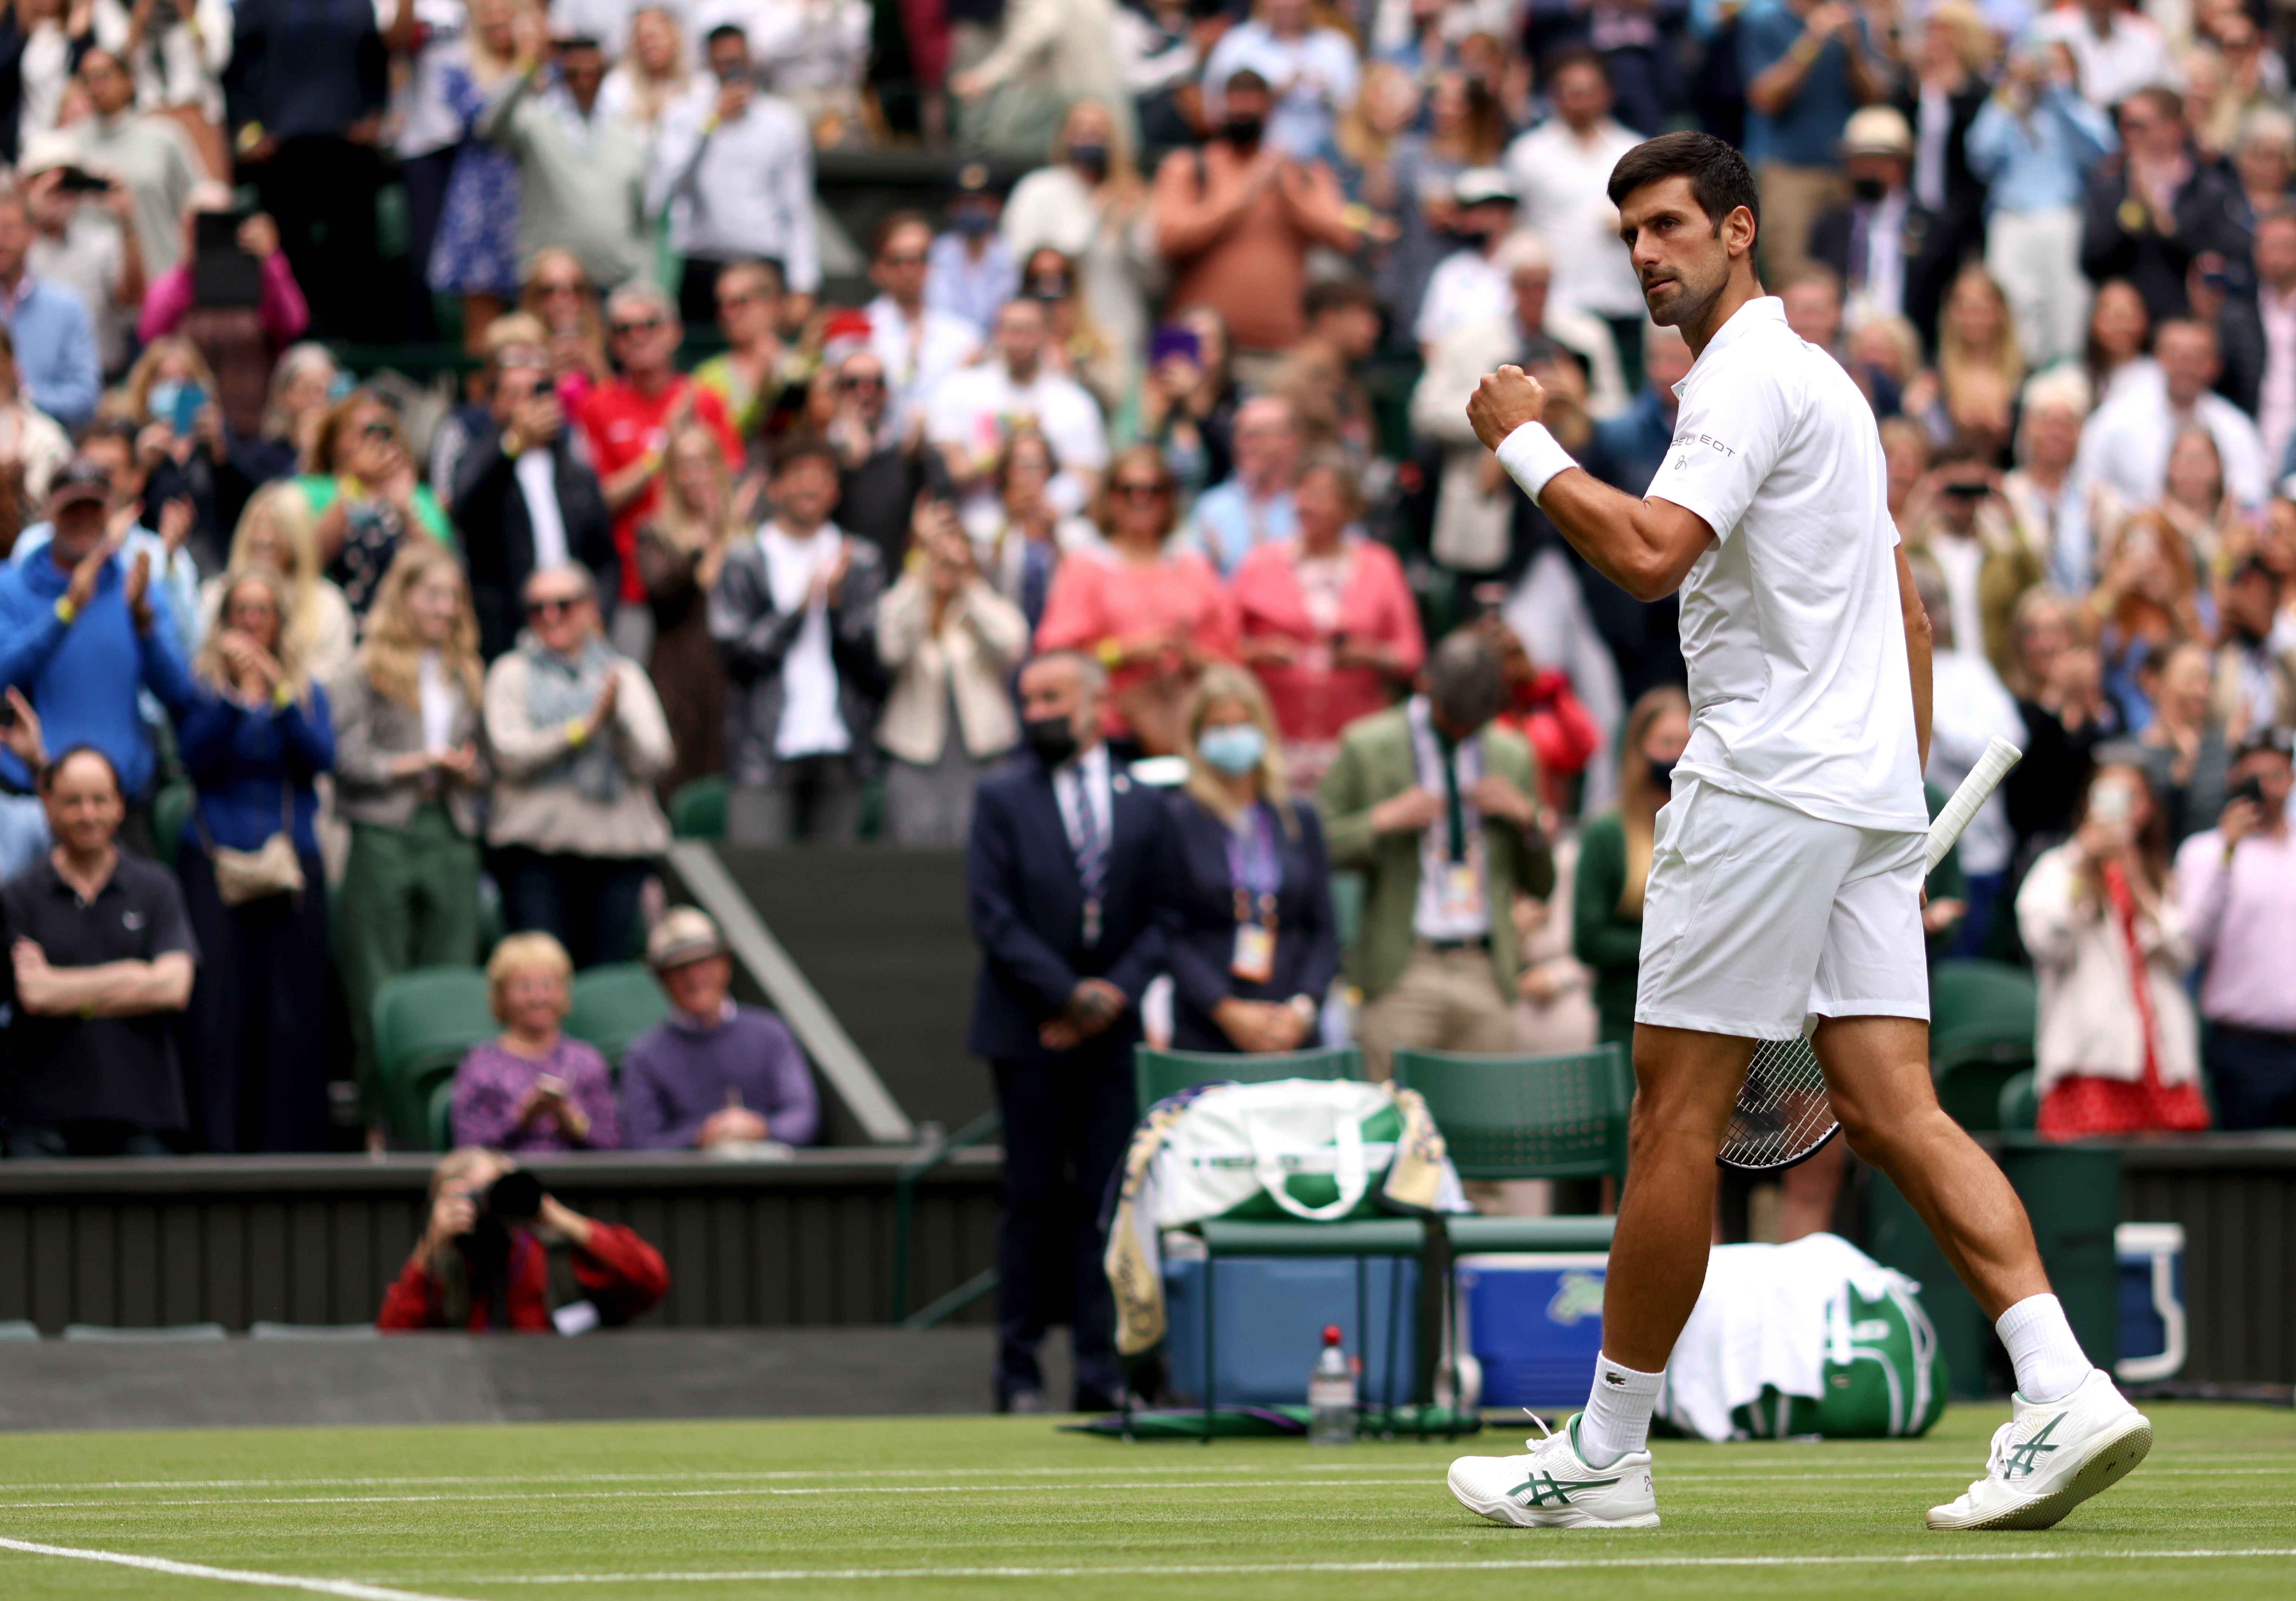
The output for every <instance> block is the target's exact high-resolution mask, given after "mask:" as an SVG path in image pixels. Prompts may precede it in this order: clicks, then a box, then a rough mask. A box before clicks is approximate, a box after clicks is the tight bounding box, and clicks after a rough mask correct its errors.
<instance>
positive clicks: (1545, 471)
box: [1498, 422, 1579, 505]
mask: <svg viewBox="0 0 2296 1601" xmlns="http://www.w3.org/2000/svg"><path fill="white" fill-rule="evenodd" d="M1498 458H1499V465H1500V466H1502V467H1504V468H1505V469H1506V470H1507V477H1509V478H1513V480H1514V481H1515V482H1516V483H1518V484H1520V485H1521V486H1522V492H1523V493H1524V494H1527V495H1529V496H1530V499H1531V503H1532V504H1534V505H1536V504H1537V503H1538V497H1539V495H1540V494H1541V493H1543V492H1544V491H1545V490H1546V486H1547V482H1548V480H1549V479H1551V478H1554V475H1555V474H1556V473H1558V472H1562V471H1565V470H1568V469H1570V468H1573V467H1576V466H1578V465H1579V463H1578V462H1574V461H1572V460H1571V459H1570V452H1569V451H1567V450H1565V449H1563V448H1562V445H1558V444H1556V443H1555V439H1554V435H1553V434H1550V433H1548V432H1547V431H1546V424H1545V423H1543V422H1526V423H1524V424H1523V425H1522V426H1521V428H1519V429H1515V430H1514V432H1513V433H1511V434H1509V435H1508V436H1507V437H1505V438H1504V439H1502V440H1500V441H1499V448H1498Z"/></svg>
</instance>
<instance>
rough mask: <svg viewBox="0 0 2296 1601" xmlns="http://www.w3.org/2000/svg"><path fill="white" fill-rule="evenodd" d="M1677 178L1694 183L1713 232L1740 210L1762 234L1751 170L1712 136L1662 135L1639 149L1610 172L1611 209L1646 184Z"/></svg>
mask: <svg viewBox="0 0 2296 1601" xmlns="http://www.w3.org/2000/svg"><path fill="white" fill-rule="evenodd" d="M1676 177H1682V178H1688V179H1689V180H1690V193H1691V197H1692V198H1693V199H1694V200H1697V202H1698V208H1699V209H1700V210H1701V211H1703V212H1704V213H1706V220H1707V221H1708V222H1710V223H1712V224H1713V225H1714V231H1715V233H1721V232H1722V223H1723V219H1724V218H1726V217H1727V216H1729V215H1730V214H1731V213H1732V212H1733V211H1735V210H1736V209H1737V208H1739V207H1741V206H1743V207H1744V208H1746V215H1748V216H1751V217H1752V218H1753V219H1754V230H1755V232H1756V233H1759V232H1760V231H1761V226H1762V197H1761V196H1760V195H1759V194H1758V193H1756V192H1755V190H1754V174H1753V171H1752V169H1751V168H1750V167H1748V166H1747V165H1746V158H1745V157H1743V156H1742V155H1740V154H1739V153H1738V147H1737V146H1736V145H1734V144H1731V143H1728V142H1726V141H1725V140H1721V139H1717V138H1716V137H1715V136H1714V135H1711V134H1694V133H1681V134H1661V135H1659V136H1658V137H1657V138H1655V139H1645V140H1644V141H1643V143H1640V144H1637V145H1636V146H1635V148H1634V149H1632V150H1630V151H1628V152H1627V153H1626V154H1625V155H1623V156H1620V158H1619V164H1618V165H1617V166H1616V167H1612V168H1611V184H1610V191H1609V193H1610V197H1611V205H1613V206H1623V205H1624V204H1625V203H1626V200H1627V197H1628V195H1630V194H1632V193H1634V192H1635V191H1636V190H1637V189H1640V188H1642V187H1643V186H1644V184H1658V183H1662V182H1664V181H1665V180H1666V179H1668V178H1676Z"/></svg>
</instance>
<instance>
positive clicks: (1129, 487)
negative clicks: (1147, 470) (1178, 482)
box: [1111, 481, 1171, 501]
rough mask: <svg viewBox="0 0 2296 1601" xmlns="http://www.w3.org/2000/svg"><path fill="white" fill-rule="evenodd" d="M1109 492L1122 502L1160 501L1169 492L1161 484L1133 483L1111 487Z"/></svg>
mask: <svg viewBox="0 0 2296 1601" xmlns="http://www.w3.org/2000/svg"><path fill="white" fill-rule="evenodd" d="M1111 493H1113V494H1115V495H1116V496H1117V497H1118V498H1119V499H1122V500H1135V501H1160V500H1162V499H1163V498H1164V497H1165V496H1166V495H1167V494H1170V493H1171V492H1170V491H1169V490H1168V489H1167V488H1165V486H1163V485H1161V484H1156V483H1142V482H1137V481H1136V482H1133V483H1130V484H1116V485H1112V486H1111Z"/></svg>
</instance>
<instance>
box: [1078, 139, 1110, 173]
mask: <svg viewBox="0 0 2296 1601" xmlns="http://www.w3.org/2000/svg"><path fill="white" fill-rule="evenodd" d="M1069 165H1070V166H1071V167H1075V168H1076V169H1077V170H1078V172H1080V173H1083V174H1084V175H1085V176H1087V177H1089V178H1091V179H1093V180H1094V181H1095V182H1098V181H1099V180H1100V179H1102V178H1104V177H1106V176H1108V146H1106V145H1105V144H1084V143H1077V144H1071V145H1070V146H1069Z"/></svg>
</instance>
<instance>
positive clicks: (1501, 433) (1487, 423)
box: [1467, 363, 1546, 450]
mask: <svg viewBox="0 0 2296 1601" xmlns="http://www.w3.org/2000/svg"><path fill="white" fill-rule="evenodd" d="M1545 411H1546V385H1544V384H1542V383H1540V382H1539V381H1538V380H1537V379H1535V378H1533V377H1532V376H1531V375H1530V374H1529V373H1528V372H1524V371H1523V370H1522V369H1521V367H1518V366H1515V365H1513V363H1509V364H1508V365H1506V366H1504V367H1501V368H1500V369H1499V370H1498V371H1497V372H1493V373H1490V374H1488V376H1486V377H1485V378H1484V380H1483V381H1482V382H1480V383H1479V384H1477V385H1476V386H1475V393H1474V396H1473V398H1472V399H1471V400H1469V401H1468V402H1467V421H1469V422H1470V423H1472V424H1473V425H1474V429H1475V437H1476V438H1478V439H1480V440H1481V441H1482V442H1483V448H1484V449H1486V450H1497V448H1498V447H1499V444H1500V442H1501V441H1502V440H1504V439H1505V437H1507V436H1508V435H1509V434H1511V433H1513V432H1514V430H1515V429H1519V428H1521V426H1522V425H1523V424H1524V423H1526V422H1536V421H1538V419H1539V414H1540V413H1543V412H1545Z"/></svg>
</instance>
